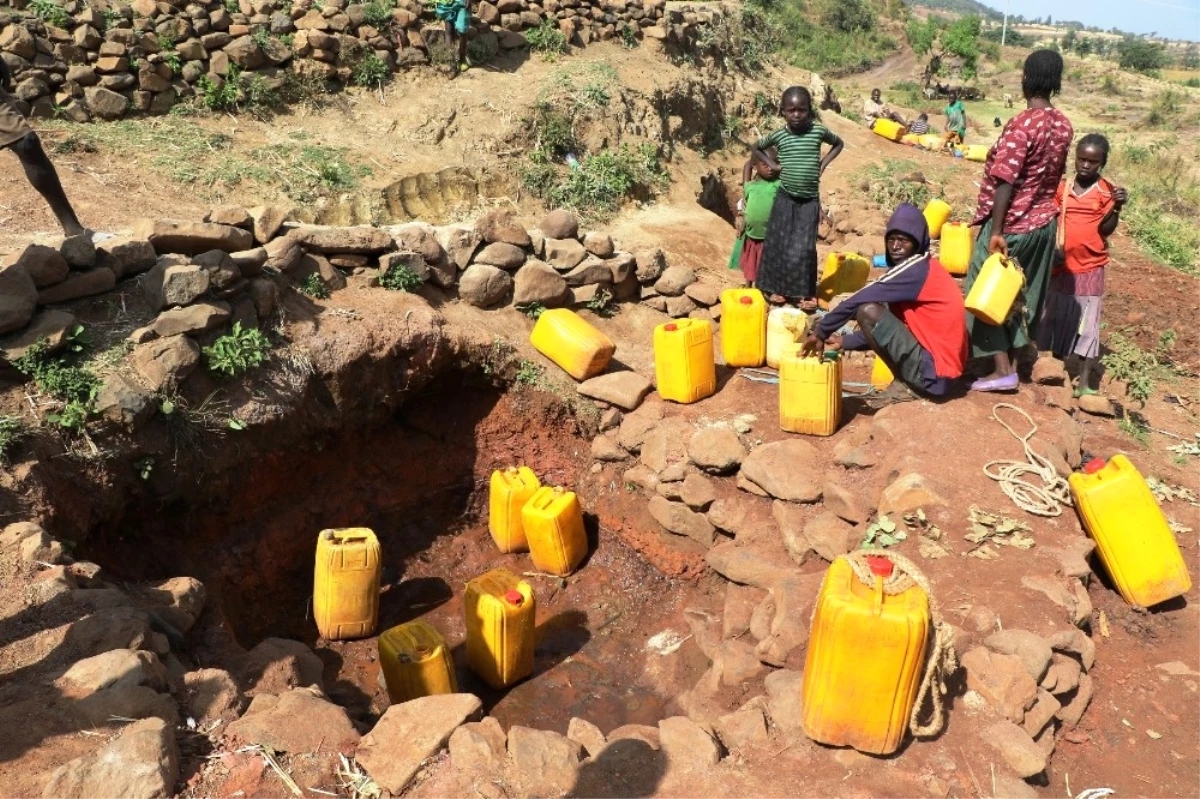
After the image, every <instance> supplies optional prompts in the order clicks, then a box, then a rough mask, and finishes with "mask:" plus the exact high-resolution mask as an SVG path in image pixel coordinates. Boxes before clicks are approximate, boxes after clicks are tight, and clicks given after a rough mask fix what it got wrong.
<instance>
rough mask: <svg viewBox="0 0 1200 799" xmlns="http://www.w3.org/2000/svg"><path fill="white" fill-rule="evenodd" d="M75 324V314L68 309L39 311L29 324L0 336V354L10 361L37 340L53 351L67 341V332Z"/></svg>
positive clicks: (26, 350) (22, 353)
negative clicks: (9, 333)
mask: <svg viewBox="0 0 1200 799" xmlns="http://www.w3.org/2000/svg"><path fill="white" fill-rule="evenodd" d="M74 326H75V314H73V313H70V312H68V311H61V310H48V311H41V312H40V313H38V315H37V316H35V317H33V319H32V320H31V321H30V322H29V325H28V326H27V327H26V328H25V329H23V330H19V331H17V332H15V333H12V334H11V335H8V336H4V337H2V338H0V356H3V357H4V358H5V359H7V360H9V361H12V360H15V359H17V358H20V357H21V356H22V355H24V354H25V353H26V352H28V351H29V348H30V347H32V346H33V345H34V344H37V343H38V342H39V341H45V342H46V346H47V347H48V348H49V350H50V352H55V351H57V350H59V349H61V348H62V347H63V345H64V344H66V342H67V333H69V332H70V330H71V328H73V327H74Z"/></svg>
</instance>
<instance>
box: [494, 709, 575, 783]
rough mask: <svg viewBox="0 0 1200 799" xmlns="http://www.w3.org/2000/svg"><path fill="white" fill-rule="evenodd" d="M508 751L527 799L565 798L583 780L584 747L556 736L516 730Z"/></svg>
mask: <svg viewBox="0 0 1200 799" xmlns="http://www.w3.org/2000/svg"><path fill="white" fill-rule="evenodd" d="M508 751H509V753H510V754H511V755H512V759H513V763H514V765H515V766H516V773H517V779H518V781H519V782H520V784H521V787H522V788H523V792H522V794H523V795H525V796H561V795H563V794H564V793H566V792H567V791H568V790H570V789H571V787H572V786H573V785H574V784H575V781H576V779H577V778H578V776H579V761H580V758H581V757H582V755H583V747H582V746H580V745H579V744H578V743H577V742H575V741H572V740H571V739H570V738H567V737H566V736H563V735H559V734H558V733H556V732H550V731H549V730H534V729H530V728H529V727H521V726H513V727H512V728H510V729H509V731H508Z"/></svg>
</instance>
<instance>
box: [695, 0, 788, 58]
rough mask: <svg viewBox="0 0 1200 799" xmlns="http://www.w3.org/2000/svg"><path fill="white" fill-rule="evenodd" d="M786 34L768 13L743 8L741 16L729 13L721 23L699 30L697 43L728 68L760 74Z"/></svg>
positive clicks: (751, 6)
mask: <svg viewBox="0 0 1200 799" xmlns="http://www.w3.org/2000/svg"><path fill="white" fill-rule="evenodd" d="M785 35H786V34H785V31H784V30H783V27H782V26H781V25H780V24H779V22H778V21H776V19H775V18H774V17H773V16H772V15H771V14H769V13H768V12H766V11H764V10H762V9H760V8H758V7H756V6H753V5H745V6H742V9H741V13H728V14H724V15H722V16H721V19H720V21H718V22H716V23H714V24H712V25H707V26H705V27H703V28H701V29H700V37H699V39H698V40H697V44H698V45H699V46H700V47H701V48H704V49H705V50H706V51H707V53H708V54H709V55H710V56H711V57H712V58H713V59H714V60H718V61H720V62H721V63H723V64H724V65H725V66H727V67H732V68H734V69H738V70H741V71H742V72H746V73H753V72H759V71H761V70H762V69H763V68H764V67H765V66H766V65H767V61H768V60H769V59H770V57H771V54H772V53H775V52H776V51H778V50H779V49H780V47H782V45H783V42H784V39H785Z"/></svg>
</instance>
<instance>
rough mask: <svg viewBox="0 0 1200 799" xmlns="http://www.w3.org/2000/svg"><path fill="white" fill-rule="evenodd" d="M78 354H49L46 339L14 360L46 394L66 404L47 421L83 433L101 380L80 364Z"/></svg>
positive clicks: (51, 414) (49, 415) (47, 417)
mask: <svg viewBox="0 0 1200 799" xmlns="http://www.w3.org/2000/svg"><path fill="white" fill-rule="evenodd" d="M78 357H79V352H78V351H75V352H69V353H67V354H63V355H59V354H55V353H51V352H50V348H49V345H48V344H47V343H46V341H45V340H44V339H43V340H42V341H39V342H38V343H36V344H34V345H33V346H32V347H30V348H29V349H28V350H27V351H26V352H25V354H24V355H22V356H21V357H20V358H17V359H16V360H14V361H13V366H15V367H16V368H17V370H18V371H19V372H21V373H22V374H24V375H26V376H27V377H29V378H31V379H32V380H33V382H34V383H35V384H36V385H37V387H38V388H39V389H40V390H41V391H42V392H43V393H44V394H48V395H49V396H51V397H53V398H54V399H56V400H59V401H60V402H62V403H63V408H62V410H60V411H58V412H57V413H50V414H47V415H46V419H47V420H48V421H50V422H53V423H55V424H57V425H58V426H59V427H62V428H65V429H67V430H82V429H83V427H84V425H85V424H86V423H87V418H88V416H89V415H90V414H91V412H92V409H93V406H94V405H95V402H96V395H97V394H99V393H100V379H99V378H98V377H96V375H95V373H93V372H92V370H91V369H90V368H88V367H87V366H86V365H81V364H80V363H79V361H78Z"/></svg>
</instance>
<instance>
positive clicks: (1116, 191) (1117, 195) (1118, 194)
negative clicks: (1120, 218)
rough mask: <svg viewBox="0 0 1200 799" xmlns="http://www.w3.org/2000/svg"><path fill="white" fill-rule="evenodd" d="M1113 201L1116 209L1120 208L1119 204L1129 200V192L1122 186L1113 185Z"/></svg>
mask: <svg viewBox="0 0 1200 799" xmlns="http://www.w3.org/2000/svg"><path fill="white" fill-rule="evenodd" d="M1113 202H1114V203H1116V206H1117V210H1118V211H1119V210H1121V206H1123V205H1125V203H1127V202H1129V192H1127V191H1126V190H1125V188H1124V187H1122V186H1114V187H1113Z"/></svg>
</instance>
